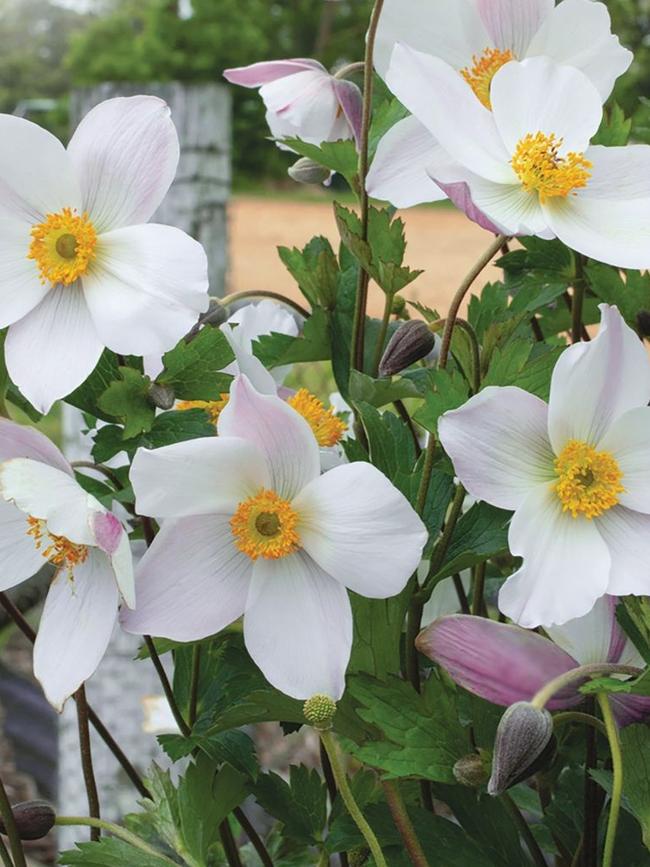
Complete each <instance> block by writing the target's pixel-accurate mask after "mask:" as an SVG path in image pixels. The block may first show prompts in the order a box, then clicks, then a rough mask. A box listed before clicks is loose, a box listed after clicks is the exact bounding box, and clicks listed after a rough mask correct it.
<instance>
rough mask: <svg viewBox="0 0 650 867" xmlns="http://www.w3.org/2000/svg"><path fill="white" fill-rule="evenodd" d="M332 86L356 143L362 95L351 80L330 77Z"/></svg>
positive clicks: (358, 134) (359, 133) (357, 140)
mask: <svg viewBox="0 0 650 867" xmlns="http://www.w3.org/2000/svg"><path fill="white" fill-rule="evenodd" d="M332 87H333V88H334V94H335V96H336V98H337V99H338V102H339V105H340V107H341V109H342V111H343V116H344V117H345V120H346V121H347V124H348V126H349V128H350V130H351V131H352V134H353V136H354V140H355V141H356V143H357V145H358V144H359V140H360V138H361V125H362V112H363V96H362V94H361V91H360V90H359V88H358V87H357V85H356V84H355V83H354V82H353V81H346V80H345V79H343V78H334V79H332ZM340 137H341V138H348V137H349V136H345V135H343V136H340Z"/></svg>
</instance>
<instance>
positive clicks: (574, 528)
mask: <svg viewBox="0 0 650 867" xmlns="http://www.w3.org/2000/svg"><path fill="white" fill-rule="evenodd" d="M508 542H509V545H510V551H511V552H512V554H513V555H514V556H515V557H523V560H524V562H523V565H522V567H521V568H520V569H519V570H518V571H517V572H515V574H514V575H511V577H510V578H508V580H507V581H506V582H505V584H504V585H503V587H502V588H501V591H500V593H499V609H500V610H501V611H502V612H503V613H504V614H505V615H507V616H508V617H510V619H511V620H514V621H515V623H518V624H519V625H520V626H525V627H527V628H529V629H532V628H534V627H536V626H540V625H542V626H554V625H561V624H563V623H566V622H567V620H572V619H574V618H576V617H582V615H583V614H587V613H588V612H589V611H590V610H591V609H592V608H593V606H594V604H595V602H596V600H597V599H599V598H600V597H601V596H602V595H603V594H604V593H606V592H611V591H609V590H608V584H609V573H610V565H611V562H612V558H611V556H610V553H609V549H608V546H607V545H606V544H605V542H604V541H603V539H602V536H601V535H600V533H599V532H598V528H597V527H596V524H595V522H594V521H589V520H587V519H586V518H581V517H580V518H572V517H571V515H569V514H568V513H566V512H563V511H562V504H561V503H560V501H559V500H558V498H557V496H556V495H555V492H554V491H553V488H552V486H551V485H540V486H538V487H536V488H534V489H533V490H532V491H531V492H530V494H529V495H528V496H527V497H526V499H525V500H524V502H523V504H522V505H521V506H520V508H519V509H517V511H516V512H515V514H514V516H513V518H512V521H511V523H510V531H509V535H508Z"/></svg>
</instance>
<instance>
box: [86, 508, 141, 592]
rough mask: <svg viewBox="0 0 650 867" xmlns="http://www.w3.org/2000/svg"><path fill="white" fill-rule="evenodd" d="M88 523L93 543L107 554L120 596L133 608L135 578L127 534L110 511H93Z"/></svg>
mask: <svg viewBox="0 0 650 867" xmlns="http://www.w3.org/2000/svg"><path fill="white" fill-rule="evenodd" d="M90 525H91V527H92V531H93V535H94V536H95V544H96V545H97V546H98V547H99V548H101V550H102V551H104V553H105V554H107V555H108V557H109V560H110V562H111V567H112V569H113V572H114V574H115V580H116V582H117V586H118V588H119V591H120V593H121V594H122V598H123V599H124V601H125V602H126V604H127V605H128V606H129V608H135V579H134V577H133V557H132V556H131V545H130V543H129V534H128V533H127V532H126V530H125V529H124V527H123V526H122V523H121V521H119V520H118V519H117V518H116V517H115V515H114V514H113V513H112V512H95V513H94V514H93V515H92V517H91V522H90Z"/></svg>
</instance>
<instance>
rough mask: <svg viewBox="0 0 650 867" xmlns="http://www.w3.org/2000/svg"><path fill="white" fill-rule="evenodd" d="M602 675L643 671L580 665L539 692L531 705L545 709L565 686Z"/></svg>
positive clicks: (609, 664)
mask: <svg viewBox="0 0 650 867" xmlns="http://www.w3.org/2000/svg"><path fill="white" fill-rule="evenodd" d="M602 674H631V675H637V674H641V669H640V668H637V667H636V666H635V665H618V664H617V663H615V662H594V663H591V664H590V665H580V666H578V667H577V668H572V669H571V670H570V671H565V672H564V674H560V675H558V676H557V677H554V678H553V680H549V682H548V683H547V684H546V685H545V686H543V687H542V688H541V689H540V690H539V692H538V693H537V694H536V695H534V696H533V699H532V701H531V704H533V705H534V706H535V707H537V708H540V709H541V708H543V707H544V706H545V705H546V703H547V702H548V701H550V700H551V699H552V698H553V696H554V695H555V693H556V692H559V691H560V690H561V689H563V688H564V687H565V686H569V685H570V684H572V683H573V682H574V681H576V680H586V679H588V678H590V677H598V676H600V675H602Z"/></svg>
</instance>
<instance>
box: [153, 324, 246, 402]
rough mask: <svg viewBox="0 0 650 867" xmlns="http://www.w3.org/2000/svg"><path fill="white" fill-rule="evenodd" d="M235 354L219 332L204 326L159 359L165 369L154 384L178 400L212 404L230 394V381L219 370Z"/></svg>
mask: <svg viewBox="0 0 650 867" xmlns="http://www.w3.org/2000/svg"><path fill="white" fill-rule="evenodd" d="M234 358H235V354H234V352H233V351H232V347H231V346H230V344H229V343H228V340H227V339H226V337H225V335H224V334H223V333H222V332H221V330H220V329H219V328H212V327H210V326H205V327H204V328H202V329H201V331H199V333H198V334H197V335H196V337H194V338H193V339H192V340H190V341H189V342H186V341H185V340H181V341H180V342H179V343H178V344H177V345H176V346H175V347H174V349H172V350H170V351H169V352H166V353H165V354H164V355H163V363H164V365H165V369H164V370H163V372H162V373H161V374H160V376H158V378H157V380H156V382H159V383H161V384H162V385H166V386H169V387H170V388H171V389H173V391H174V394H175V395H176V397H178V398H181V400H216V399H218V398H219V397H220V396H221V394H222V393H224V392H228V391H229V390H230V383H231V381H232V377H231V376H229V375H228V374H226V373H223V369H224V368H225V367H227V366H228V365H229V364H230V363H231V362H232V361H234Z"/></svg>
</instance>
